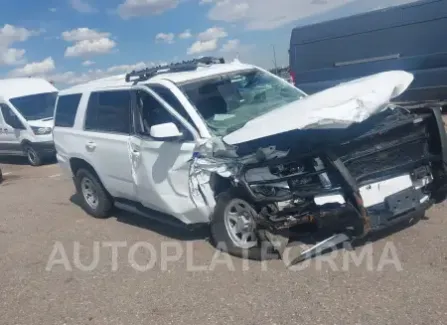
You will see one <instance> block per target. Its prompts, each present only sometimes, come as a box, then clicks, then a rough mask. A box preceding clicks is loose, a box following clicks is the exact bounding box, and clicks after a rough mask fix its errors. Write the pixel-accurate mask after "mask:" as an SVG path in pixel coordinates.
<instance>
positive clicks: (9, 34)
mask: <svg viewBox="0 0 447 325" xmlns="http://www.w3.org/2000/svg"><path fill="white" fill-rule="evenodd" d="M37 34H39V32H37V31H33V30H29V29H26V28H23V27H16V26H13V25H9V24H5V25H4V26H3V27H2V28H0V47H2V48H5V47H9V46H10V45H11V44H13V43H16V42H24V41H26V40H27V39H28V38H30V37H31V36H34V35H37Z"/></svg>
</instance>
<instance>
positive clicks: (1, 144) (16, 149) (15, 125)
mask: <svg viewBox="0 0 447 325" xmlns="http://www.w3.org/2000/svg"><path fill="white" fill-rule="evenodd" d="M0 111H1V113H0V152H1V153H4V154H14V155H15V154H21V153H22V148H21V145H20V139H21V136H20V135H21V132H26V130H25V126H24V125H23V124H22V122H21V121H20V120H19V118H18V117H17V115H15V113H14V112H13V111H12V110H11V108H10V107H9V106H8V105H6V104H3V103H2V104H0Z"/></svg>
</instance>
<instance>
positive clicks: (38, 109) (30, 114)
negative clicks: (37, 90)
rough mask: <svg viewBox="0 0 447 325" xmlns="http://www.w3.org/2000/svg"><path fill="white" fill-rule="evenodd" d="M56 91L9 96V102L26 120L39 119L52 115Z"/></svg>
mask: <svg viewBox="0 0 447 325" xmlns="http://www.w3.org/2000/svg"><path fill="white" fill-rule="evenodd" d="M56 97H57V92H51V93H41V94H36V95H29V96H23V97H15V98H11V99H10V100H9V101H10V102H11V104H12V105H13V106H14V107H15V108H16V109H17V110H18V111H19V112H20V114H22V116H23V117H24V118H25V119H26V120H40V119H44V118H50V117H53V112H54V105H55V103H56Z"/></svg>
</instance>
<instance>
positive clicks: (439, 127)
mask: <svg viewBox="0 0 447 325" xmlns="http://www.w3.org/2000/svg"><path fill="white" fill-rule="evenodd" d="M208 145H209V144H208ZM446 145H447V144H446V137H445V131H444V125H443V122H442V117H441V113H440V110H439V108H428V107H425V108H424V107H423V108H419V109H412V110H408V109H406V108H404V107H400V106H394V105H391V104H390V105H389V106H388V107H387V108H386V109H384V110H382V111H381V112H379V113H377V114H375V115H373V116H371V117H369V118H368V119H366V120H365V121H363V122H361V123H354V124H353V125H352V126H350V127H349V128H346V129H331V128H319V129H312V128H309V129H302V130H293V131H290V132H286V133H282V134H277V135H274V136H270V137H267V138H262V139H261V140H255V141H249V142H246V143H242V144H239V145H238V146H236V147H231V148H228V146H224V145H222V144H220V143H217V144H216V143H214V144H213V156H212V157H210V155H207V154H205V155H202V154H201V153H200V152H198V154H197V156H196V157H195V161H194V164H193V169H192V175H195V176H196V177H195V179H196V184H200V183H201V181H200V177H197V176H198V175H200V174H201V175H202V176H203V172H204V171H207V172H208V173H209V183H208V184H207V185H208V186H209V188H210V189H212V191H213V196H214V197H216V196H218V195H219V193H220V192H222V191H223V190H228V188H230V189H231V191H233V192H234V193H237V194H236V195H238V196H240V197H241V198H244V199H245V200H246V201H247V202H250V204H251V205H252V206H253V208H254V209H255V210H256V212H257V214H256V216H255V221H256V227H257V228H258V229H267V230H268V231H269V232H272V233H275V232H278V231H281V230H283V229H291V228H293V229H294V230H295V231H300V229H302V230H303V231H308V230H309V229H313V231H325V232H326V231H327V232H328V233H332V234H337V233H338V234H348V236H347V237H346V238H348V237H349V238H356V237H362V236H364V235H366V234H368V233H370V232H371V231H374V230H378V229H381V228H384V227H388V226H390V225H391V224H394V223H396V222H399V221H400V220H402V219H404V218H406V216H407V215H408V214H409V213H410V212H417V211H422V212H423V211H425V210H426V209H427V208H429V207H430V206H431V205H432V204H433V203H437V202H441V201H443V200H444V199H445V197H446V190H447V189H446V184H447V174H446V162H447V151H446V150H447V147H446ZM256 148H257V149H256ZM208 149H209V148H208ZM206 178H207V177H205V178H203V177H202V179H206ZM204 184H205V181H204V182H203V183H202V184H201V185H202V187H200V186H198V187H199V188H202V195H203V194H204V193H206V192H207V190H206V189H205V188H204V187H203V186H204ZM208 192H209V191H208ZM208 197H209V198H210V200H212V199H211V195H210V194H208Z"/></svg>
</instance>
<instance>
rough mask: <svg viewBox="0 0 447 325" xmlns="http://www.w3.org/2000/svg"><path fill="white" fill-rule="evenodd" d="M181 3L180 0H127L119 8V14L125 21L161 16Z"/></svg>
mask: <svg viewBox="0 0 447 325" xmlns="http://www.w3.org/2000/svg"><path fill="white" fill-rule="evenodd" d="M179 3H180V0H125V1H124V2H123V3H122V4H121V5H119V6H118V14H119V15H120V16H121V17H122V18H123V19H128V18H132V17H138V16H153V15H159V14H161V13H163V12H165V11H167V10H170V9H174V8H175V7H177V6H178V4H179Z"/></svg>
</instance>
